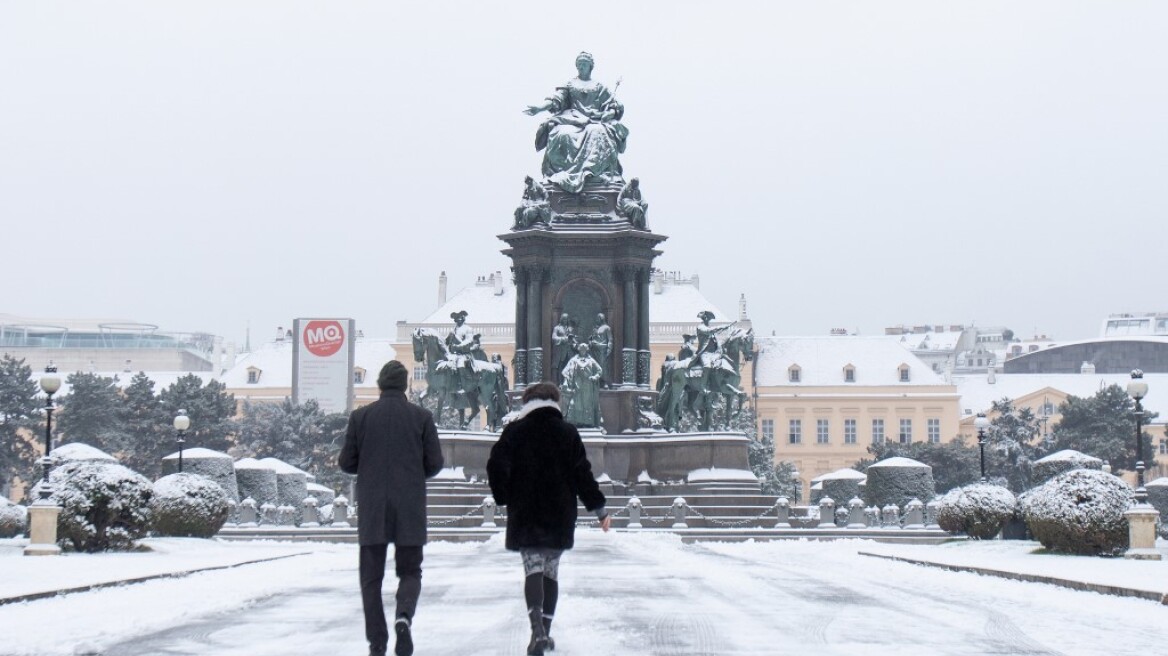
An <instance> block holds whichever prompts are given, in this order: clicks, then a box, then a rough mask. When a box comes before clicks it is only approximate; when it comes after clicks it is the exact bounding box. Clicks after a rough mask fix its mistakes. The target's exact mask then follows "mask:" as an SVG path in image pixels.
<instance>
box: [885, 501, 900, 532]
mask: <svg viewBox="0 0 1168 656" xmlns="http://www.w3.org/2000/svg"><path fill="white" fill-rule="evenodd" d="M881 519H882V520H883V521H884V528H892V529H897V528H900V508H897V507H896V506H894V505H892V504H891V503H890V504H888V505H887V506H884V514H883V517H882V518H881Z"/></svg>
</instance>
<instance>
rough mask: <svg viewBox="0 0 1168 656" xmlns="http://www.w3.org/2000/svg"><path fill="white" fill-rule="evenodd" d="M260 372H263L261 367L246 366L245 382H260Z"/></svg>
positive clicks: (249, 383) (252, 383)
mask: <svg viewBox="0 0 1168 656" xmlns="http://www.w3.org/2000/svg"><path fill="white" fill-rule="evenodd" d="M262 373H264V372H263V370H262V369H256V368H255V367H248V368H247V384H248V385H255V384H257V383H259V382H260V374H262Z"/></svg>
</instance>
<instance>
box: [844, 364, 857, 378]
mask: <svg viewBox="0 0 1168 656" xmlns="http://www.w3.org/2000/svg"><path fill="white" fill-rule="evenodd" d="M844 382H845V383H854V382H856V368H855V367H853V366H852V365H850V364H849V365H848V366H846V367H844Z"/></svg>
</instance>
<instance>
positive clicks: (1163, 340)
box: [998, 335, 1168, 360]
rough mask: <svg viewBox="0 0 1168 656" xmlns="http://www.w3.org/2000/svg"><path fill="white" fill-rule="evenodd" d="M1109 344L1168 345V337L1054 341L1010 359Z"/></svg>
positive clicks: (1146, 336)
mask: <svg viewBox="0 0 1168 656" xmlns="http://www.w3.org/2000/svg"><path fill="white" fill-rule="evenodd" d="M1109 342H1148V343H1152V344H1168V336H1158V335H1110V336H1108V337H1092V338H1090V339H1078V340H1073V341H1067V342H1053V341H1052V342H1049V343H1048V342H1042V344H1044V346H1043V347H1042V348H1039V349H1038V350H1036V351H1027V352H1025V353H1019V354H1018V355H1014V356H1011V357H1010V359H1011V360H1018V359H1021V358H1025V357H1026V356H1028V355H1034V354H1035V353H1042V352H1043V351H1048V350H1050V349H1062V348H1067V347H1070V346H1079V345H1082V344H1107V343H1109ZM1011 345H1012V344H1001V345H998V346H999V348H1000V347H1001V346H1005V347H1007V348H1008V347H1009V346H1011Z"/></svg>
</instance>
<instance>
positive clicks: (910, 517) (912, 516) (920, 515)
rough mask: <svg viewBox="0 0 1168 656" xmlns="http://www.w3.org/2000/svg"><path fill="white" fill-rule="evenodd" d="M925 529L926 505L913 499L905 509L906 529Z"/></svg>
mask: <svg viewBox="0 0 1168 656" xmlns="http://www.w3.org/2000/svg"><path fill="white" fill-rule="evenodd" d="M924 527H925V504H923V503H921V500H920V499H913V500H912V501H909V502H908V505H906V506H905V507H904V528H907V529H923V528H924Z"/></svg>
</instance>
